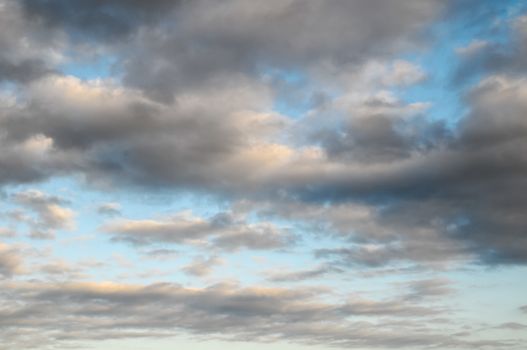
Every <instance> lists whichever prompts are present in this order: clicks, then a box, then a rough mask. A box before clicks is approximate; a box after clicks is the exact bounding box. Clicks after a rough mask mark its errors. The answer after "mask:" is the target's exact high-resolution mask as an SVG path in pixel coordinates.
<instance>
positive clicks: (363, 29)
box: [124, 0, 443, 101]
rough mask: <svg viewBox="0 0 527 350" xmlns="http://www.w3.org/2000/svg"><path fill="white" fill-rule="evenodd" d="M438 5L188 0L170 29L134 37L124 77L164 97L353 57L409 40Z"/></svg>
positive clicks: (407, 44) (435, 14) (398, 46)
mask: <svg viewBox="0 0 527 350" xmlns="http://www.w3.org/2000/svg"><path fill="white" fill-rule="evenodd" d="M442 9H443V4H442V3H441V2H440V1H414V0H405V1H399V2H398V3H397V4H394V3H392V2H389V1H383V0H380V1H377V0H375V1H363V0H359V1H340V0H338V1H332V2H328V3H326V2H323V3H320V2H318V1H310V0H309V1H296V0H288V1H266V2H265V3H258V4H250V5H249V4H247V3H245V2H243V1H238V0H232V1H224V2H222V3H220V4H218V3H217V2H213V1H212V2H211V1H195V2H188V3H186V4H185V5H184V6H181V8H180V9H179V11H177V13H176V14H175V19H174V21H173V23H175V24H173V26H174V29H173V31H172V32H171V33H170V34H168V35H166V33H165V32H163V31H160V30H158V29H157V28H155V29H153V30H150V31H149V30H146V31H144V32H142V33H141V34H140V36H139V40H140V42H141V44H139V45H138V46H136V47H135V49H136V50H135V51H134V53H135V54H134V55H131V56H129V57H127V59H126V60H125V65H124V81H125V82H126V83H127V84H130V85H131V86H135V87H139V88H141V89H143V90H144V91H146V92H147V93H148V94H150V95H151V96H154V97H155V98H157V99H161V100H165V101H166V100H170V99H171V98H172V97H173V95H174V92H175V91H178V90H181V89H182V88H184V89H188V88H189V87H199V86H202V85H203V84H210V83H211V82H214V81H216V80H224V79H230V77H232V76H236V75H239V74H251V75H255V74H256V75H259V74H262V73H266V72H265V70H272V69H274V68H278V69H290V68H293V67H294V68H295V69H299V68H300V69H301V70H303V69H305V68H307V67H309V66H311V65H317V64H319V63H322V62H324V61H326V60H327V61H332V62H335V63H337V64H340V63H344V62H350V61H351V62H360V61H363V60H365V59H366V58H368V57H372V56H384V55H386V54H390V53H393V52H395V51H398V50H400V49H402V48H408V47H411V46H413V45H415V43H416V41H419V40H418V39H419V36H420V34H421V31H422V30H424V26H425V24H426V23H428V22H429V21H431V20H433V19H434V18H437V17H438V16H439V15H440V13H441V10H442ZM327 18H332V20H331V21H330V22H328V21H327ZM342 33H347V35H341V34H342ZM143 62H149V64H148V65H144V64H143ZM293 62H294V63H293Z"/></svg>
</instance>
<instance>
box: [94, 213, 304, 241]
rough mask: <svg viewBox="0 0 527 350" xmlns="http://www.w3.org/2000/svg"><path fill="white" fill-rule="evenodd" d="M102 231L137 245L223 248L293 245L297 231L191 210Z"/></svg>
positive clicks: (117, 224) (115, 224)
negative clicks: (203, 216)
mask: <svg viewBox="0 0 527 350" xmlns="http://www.w3.org/2000/svg"><path fill="white" fill-rule="evenodd" d="M101 230H102V231H105V232H107V233H109V234H110V235H111V237H112V239H113V240H114V241H124V242H129V243H132V244H136V245H149V244H156V243H173V244H192V245H196V246H200V245H203V246H209V247H211V248H216V249H220V250H227V251H235V250H238V249H242V248H245V249H255V250H270V249H281V248H287V247H290V246H291V245H293V244H294V243H295V237H294V235H293V234H291V233H290V232H288V231H287V230H285V229H282V228H280V227H278V226H276V225H274V224H272V223H266V222H258V223H254V224H252V223H248V222H246V221H245V219H244V218H238V217H236V216H234V215H233V214H232V213H229V212H226V213H218V214H216V215H215V216H213V217H210V218H201V217H197V216H194V215H192V214H191V213H188V212H183V213H179V214H177V215H175V216H173V217H171V218H166V219H158V220H127V219H121V220H116V221H113V222H109V223H107V224H105V225H104V226H103V227H102V228H101Z"/></svg>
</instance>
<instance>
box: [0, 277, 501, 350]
mask: <svg viewBox="0 0 527 350" xmlns="http://www.w3.org/2000/svg"><path fill="white" fill-rule="evenodd" d="M321 292H322V291H321V290H320V289H316V288H315V289H309V288H302V289H299V290H295V289H286V288H266V287H245V288H244V287H240V286H238V285H235V284H219V285H213V286H210V287H205V288H185V287H182V286H179V285H176V284H169V283H158V284H151V285H127V284H116V283H93V282H85V283H61V284H55V283H53V284H50V283H43V282H18V283H11V284H5V283H4V284H3V285H2V289H1V292H0V293H1V294H2V297H4V298H6V299H5V300H13V298H16V299H15V300H18V301H23V302H16V303H10V304H8V306H7V308H4V309H3V310H1V311H0V314H1V316H2V317H0V324H1V325H2V327H0V332H1V334H2V339H4V342H3V346H4V347H14V346H20V345H21V344H23V345H25V341H33V342H37V341H38V342H39V344H40V346H42V345H44V344H50V343H52V344H54V345H57V344H58V343H62V344H67V342H68V341H69V340H73V339H74V340H75V341H81V340H93V339H101V338H104V339H116V338H119V337H123V336H126V337H134V336H135V337H145V336H148V335H150V336H151V337H156V338H159V337H164V336H167V337H168V336H170V335H173V334H175V332H177V331H179V330H185V331H187V332H190V333H193V334H195V335H197V336H206V337H207V339H211V338H222V339H231V340H243V339H251V340H252V341H271V340H272V341H276V340H287V341H296V342H302V343H307V344H325V345H328V344H330V345H334V346H339V347H346V348H364V347H365V346H367V347H386V346H390V347H393V346H396V347H401V348H422V347H423V346H430V345H431V344H435V345H441V346H444V347H445V346H446V347H448V346H456V347H459V348H470V347H472V346H475V344H473V343H471V342H470V341H467V340H464V339H462V338H458V337H454V336H452V337H451V336H446V335H438V334H437V333H434V332H431V331H429V330H427V329H425V328H423V327H422V325H423V322H426V320H427V319H429V318H428V316H430V312H434V311H432V310H428V311H427V309H425V308H422V307H419V306H417V305H413V306H412V305H405V303H404V302H391V301H381V302H376V301H373V300H369V299H357V300H349V301H346V302H336V303H334V304H332V303H328V302H327V301H326V302H324V301H321V300H320V299H319V297H318V296H320V294H321ZM377 315H385V316H387V317H388V316H389V317H392V318H395V319H399V320H400V321H393V323H391V321H389V320H385V321H379V322H377V323H376V325H375V326H374V327H373V328H372V324H371V323H370V322H365V321H363V320H362V319H361V321H359V320H355V319H354V318H353V317H359V316H361V317H374V316H377ZM422 316H426V317H422ZM412 317H417V320H415V321H413V320H411V318H412ZM437 326H438V325H435V327H434V328H436V329H437ZM21 327H23V328H24V329H25V332H24V334H20V333H18V334H17V333H16V332H13V329H15V330H16V329H20V328H21ZM86 330H89V332H87V331H86ZM57 342H58V343H57ZM33 345H35V343H33ZM509 345H510V344H509ZM25 346H28V345H25ZM490 346H494V347H495V348H500V347H501V345H500V343H499V342H491V344H490Z"/></svg>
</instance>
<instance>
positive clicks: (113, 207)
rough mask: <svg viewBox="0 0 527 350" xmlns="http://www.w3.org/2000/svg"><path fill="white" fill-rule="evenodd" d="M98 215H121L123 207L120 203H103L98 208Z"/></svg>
mask: <svg viewBox="0 0 527 350" xmlns="http://www.w3.org/2000/svg"><path fill="white" fill-rule="evenodd" d="M97 213H99V214H101V215H108V216H115V215H121V205H120V204H119V203H103V204H101V205H99V206H98V207H97Z"/></svg>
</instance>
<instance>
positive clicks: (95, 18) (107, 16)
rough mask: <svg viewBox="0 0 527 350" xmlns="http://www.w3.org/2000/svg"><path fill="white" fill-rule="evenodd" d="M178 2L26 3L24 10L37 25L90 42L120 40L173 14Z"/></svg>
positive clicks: (42, 0) (44, 0)
mask: <svg viewBox="0 0 527 350" xmlns="http://www.w3.org/2000/svg"><path fill="white" fill-rule="evenodd" d="M178 2H179V1H178V0H153V1H140V0H131V1H122V0H110V1H107V0H95V1H92V0H80V1H74V2H72V1H67V0H23V1H21V3H22V8H23V9H24V12H25V14H26V16H27V17H28V18H29V19H30V20H33V21H35V20H36V21H42V22H43V23H44V24H46V25H49V26H55V27H65V29H66V30H67V31H69V32H70V33H72V34H74V35H75V34H77V35H79V34H81V35H83V36H86V37H87V38H88V39H90V38H93V37H95V38H96V39H99V40H112V39H120V38H122V37H124V36H127V35H128V34H130V33H131V32H133V31H136V30H138V29H139V28H140V27H141V26H142V25H145V24H146V23H148V22H150V21H153V20H155V19H157V18H159V17H161V16H162V15H165V14H167V13H168V12H170V10H171V9H173V8H174V7H176V6H177V4H178Z"/></svg>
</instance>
